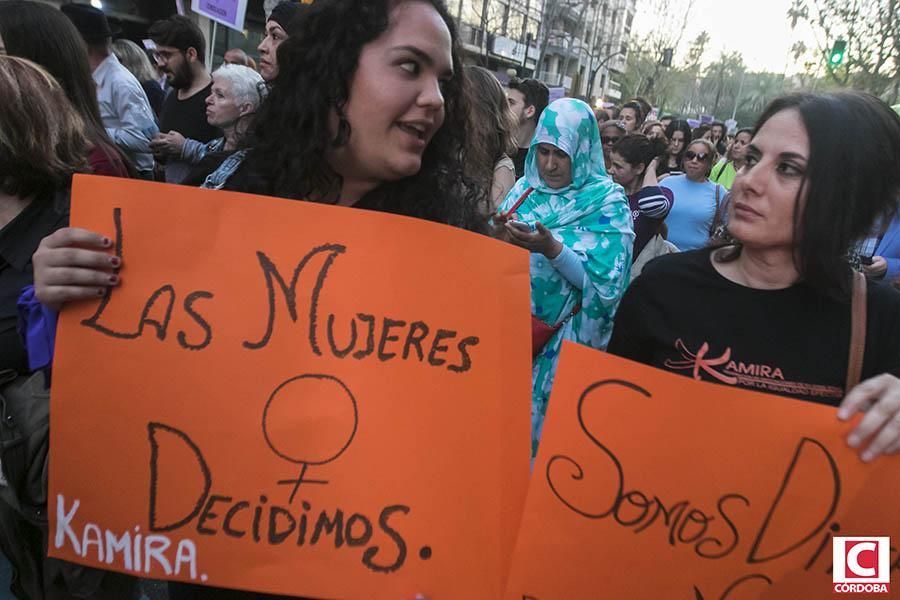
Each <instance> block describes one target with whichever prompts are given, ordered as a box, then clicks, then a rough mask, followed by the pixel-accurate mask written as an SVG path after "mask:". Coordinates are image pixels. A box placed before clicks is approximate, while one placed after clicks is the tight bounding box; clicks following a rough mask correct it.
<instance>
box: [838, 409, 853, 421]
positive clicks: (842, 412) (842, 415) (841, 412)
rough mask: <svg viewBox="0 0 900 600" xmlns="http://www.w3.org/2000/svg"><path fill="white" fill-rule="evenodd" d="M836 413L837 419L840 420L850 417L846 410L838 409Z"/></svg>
mask: <svg viewBox="0 0 900 600" xmlns="http://www.w3.org/2000/svg"><path fill="white" fill-rule="evenodd" d="M837 415H838V419H840V420H841V421H846V420H847V419H848V418H850V413H848V412H847V411H846V410H839V411H838V414H837Z"/></svg>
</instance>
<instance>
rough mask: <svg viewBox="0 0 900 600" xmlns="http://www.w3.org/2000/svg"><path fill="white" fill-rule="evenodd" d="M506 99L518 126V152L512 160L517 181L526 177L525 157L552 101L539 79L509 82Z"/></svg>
mask: <svg viewBox="0 0 900 600" xmlns="http://www.w3.org/2000/svg"><path fill="white" fill-rule="evenodd" d="M506 97H507V99H508V100H509V108H510V109H511V110H512V112H513V114H514V115H515V116H516V120H517V125H518V130H517V131H516V143H517V144H518V150H517V151H516V155H515V156H513V157H512V159H513V164H515V165H516V179H519V178H521V177H523V176H524V175H525V157H526V156H528V148H530V147H531V138H533V137H534V130H535V128H536V127H537V122H538V119H540V117H541V113H542V112H544V109H545V108H547V104H548V103H549V101H550V89H549V88H548V87H547V86H546V85H544V84H543V83H542V82H540V81H538V80H537V79H517V78H515V77H514V78H512V79H510V80H509V85H508V89H507V91H506Z"/></svg>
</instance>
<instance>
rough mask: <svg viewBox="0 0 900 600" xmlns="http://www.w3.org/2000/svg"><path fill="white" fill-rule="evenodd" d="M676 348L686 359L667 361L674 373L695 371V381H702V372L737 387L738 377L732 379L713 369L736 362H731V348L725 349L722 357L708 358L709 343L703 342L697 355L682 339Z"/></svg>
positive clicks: (676, 344) (679, 339) (676, 343)
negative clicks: (688, 370)
mask: <svg viewBox="0 0 900 600" xmlns="http://www.w3.org/2000/svg"><path fill="white" fill-rule="evenodd" d="M675 348H676V349H677V350H678V351H679V352H680V353H681V356H683V357H684V360H669V359H666V362H665V365H666V367H667V368H669V369H672V370H673V371H680V370H687V369H692V370H693V371H694V379H698V380H699V379H700V371H701V370H702V371H704V372H705V373H707V374H708V375H711V376H712V377H715V378H716V379H718V380H719V381H721V382H722V383H727V384H729V385H735V384H736V383H737V382H738V380H737V377H732V376H730V375H727V374H724V373H720V372H719V371H717V370H715V369H714V368H713V367H718V366H721V365H727V364H729V363H730V364H733V363H734V361H732V360H731V348H725V352H723V353H722V356H719V357H707V353H708V352H709V343H708V342H703V345H702V346H700V350H698V351H697V353H696V354H694V353H693V352H691V351H690V350H688V349H687V346H685V345H684V342H683V341H682V340H681V338H678V339H677V340H675ZM726 368H727V367H726Z"/></svg>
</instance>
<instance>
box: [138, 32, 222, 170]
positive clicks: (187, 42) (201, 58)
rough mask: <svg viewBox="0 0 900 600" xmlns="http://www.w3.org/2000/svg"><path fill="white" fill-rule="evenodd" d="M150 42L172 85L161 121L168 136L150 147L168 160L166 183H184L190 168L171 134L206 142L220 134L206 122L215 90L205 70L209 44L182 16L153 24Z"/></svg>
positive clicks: (163, 134)
mask: <svg viewBox="0 0 900 600" xmlns="http://www.w3.org/2000/svg"><path fill="white" fill-rule="evenodd" d="M150 39H152V40H153V42H154V43H155V44H156V62H157V64H158V65H159V67H160V68H161V69H162V70H163V71H164V72H165V74H166V79H167V80H168V82H169V85H171V86H172V93H170V94H169V95H168V97H167V98H166V100H165V102H164V103H163V107H162V111H161V113H160V119H159V129H160V131H161V132H166V133H160V134H159V135H158V136H156V138H154V140H153V142H152V143H151V145H150V147H151V148H152V149H153V152H154V153H155V154H156V155H157V158H160V159H162V158H163V157H165V164H166V181H167V182H169V183H181V181H183V180H184V178H185V177H187V175H188V173H189V172H190V170H191V165H190V164H189V163H187V162H185V161H182V160H180V159H179V158H178V157H177V153H176V152H175V148H174V139H175V138H176V136H174V135H172V134H174V133H178V134H181V136H183V137H185V138H191V139H194V140H198V141H201V142H204V143H206V142H208V141H210V140H211V139H213V138H215V137H218V135H219V132H218V130H217V129H216V128H215V127H213V126H212V125H210V124H208V123H207V122H206V98H207V96H209V94H210V91H211V89H212V77H210V75H209V73H208V72H207V70H206V41H205V40H204V38H203V32H201V31H200V28H199V27H197V25H196V24H194V22H193V21H191V20H190V19H189V18H187V17H184V16H181V15H173V16H171V17H169V18H168V19H164V20H162V21H157V22H156V23H154V24H153V25H152V26H151V27H150ZM173 154H176V155H175V156H172V155H173Z"/></svg>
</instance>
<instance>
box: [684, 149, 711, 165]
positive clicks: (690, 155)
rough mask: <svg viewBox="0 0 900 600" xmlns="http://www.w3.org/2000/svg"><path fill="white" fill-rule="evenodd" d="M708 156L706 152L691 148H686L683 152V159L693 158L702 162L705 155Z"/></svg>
mask: <svg viewBox="0 0 900 600" xmlns="http://www.w3.org/2000/svg"><path fill="white" fill-rule="evenodd" d="M707 156H709V154H707V153H706V152H694V151H693V150H688V151H687V152H685V153H684V160H694V159H695V158H696V159H697V160H698V161H699V162H703V161H704V160H706V157H707Z"/></svg>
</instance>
